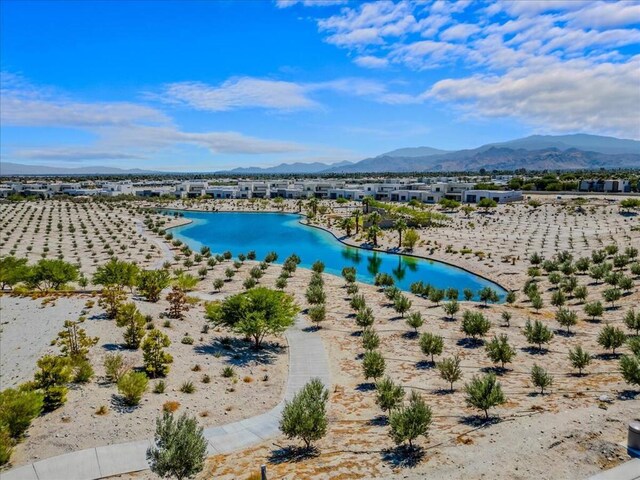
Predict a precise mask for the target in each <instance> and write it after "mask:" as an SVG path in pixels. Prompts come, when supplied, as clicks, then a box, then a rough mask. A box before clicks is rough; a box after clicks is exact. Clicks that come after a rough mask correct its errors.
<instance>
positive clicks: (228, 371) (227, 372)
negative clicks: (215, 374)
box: [222, 366, 236, 378]
mask: <svg viewBox="0 0 640 480" xmlns="http://www.w3.org/2000/svg"><path fill="white" fill-rule="evenodd" d="M235 374H236V372H235V370H234V369H233V367H231V366H226V367H224V368H223V369H222V376H223V377H224V378H231V377H233V376H235Z"/></svg>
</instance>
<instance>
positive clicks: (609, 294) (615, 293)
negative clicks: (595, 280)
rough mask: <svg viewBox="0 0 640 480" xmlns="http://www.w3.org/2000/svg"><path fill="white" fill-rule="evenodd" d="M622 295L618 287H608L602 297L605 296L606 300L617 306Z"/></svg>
mask: <svg viewBox="0 0 640 480" xmlns="http://www.w3.org/2000/svg"><path fill="white" fill-rule="evenodd" d="M621 296H622V293H621V292H620V290H619V289H617V288H608V289H606V290H605V291H603V292H602V298H604V299H605V301H607V302H609V303H611V306H612V307H615V306H616V302H617V301H618V300H620V297H621Z"/></svg>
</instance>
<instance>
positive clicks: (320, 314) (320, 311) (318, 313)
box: [309, 303, 327, 325]
mask: <svg viewBox="0 0 640 480" xmlns="http://www.w3.org/2000/svg"><path fill="white" fill-rule="evenodd" d="M326 316H327V308H326V306H325V304H324V303H322V304H320V305H314V306H313V307H311V308H310V309H309V318H310V319H311V321H312V322H313V323H315V324H316V325H319V324H320V322H323V321H324V320H325V318H326Z"/></svg>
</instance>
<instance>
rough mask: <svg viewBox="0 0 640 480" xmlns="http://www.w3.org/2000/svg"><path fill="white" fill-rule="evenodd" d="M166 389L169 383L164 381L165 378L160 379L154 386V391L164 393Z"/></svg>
mask: <svg viewBox="0 0 640 480" xmlns="http://www.w3.org/2000/svg"><path fill="white" fill-rule="evenodd" d="M166 389H167V384H166V383H164V380H160V381H158V382H156V384H155V385H154V386H153V393H164V391H165V390H166Z"/></svg>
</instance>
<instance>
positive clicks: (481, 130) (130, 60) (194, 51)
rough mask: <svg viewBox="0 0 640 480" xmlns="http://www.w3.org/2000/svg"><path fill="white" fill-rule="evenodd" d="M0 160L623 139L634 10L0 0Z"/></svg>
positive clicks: (83, 161) (321, 152) (633, 119)
mask: <svg viewBox="0 0 640 480" xmlns="http://www.w3.org/2000/svg"><path fill="white" fill-rule="evenodd" d="M0 15H1V33H0V35H1V42H0V64H1V71H2V78H1V92H0V95H1V97H0V98H1V102H2V104H1V105H0V107H1V108H0V122H1V123H0V135H1V136H0V140H1V142H0V154H1V158H2V160H4V161H13V162H18V163H30V164H47V165H56V166H80V165H84V166H86V165H108V166H117V167H123V168H133V167H137V168H155V169H162V170H172V171H173V170H191V171H195V170H207V171H211V170H216V169H222V168H231V167H235V166H249V165H260V166H264V165H273V164H277V163H280V162H294V161H302V162H312V161H322V162H325V163H332V162H337V161H342V160H352V161H354V160H359V159H362V158H365V157H367V156H372V155H377V154H380V153H383V152H385V151H389V150H392V149H395V148H400V147H406V146H420V145H427V146H432V147H437V148H443V149H459V148H468V147H475V146H478V145H481V144H483V143H490V142H495V141H503V140H509V139H512V138H516V137H520V136H525V135H529V134H533V133H546V134H556V133H573V132H585V133H594V134H605V135H615V136H619V137H625V138H636V139H637V138H640V113H638V112H640V3H639V2H605V1H599V2H598V1H596V2H594V1H591V2H581V1H578V0H571V1H557V0H548V1H543V2H537V1H527V2H525V1H519V2H506V1H497V2H490V3H482V2H468V1H458V2H453V1H451V2H440V1H435V2H431V1H415V2H410V1H399V2H390V1H389V2H386V1H383V2H353V1H340V0H327V1H314V0H301V1H284V0H277V1H266V0H265V1H258V0H255V1H241V2H231V1H216V2H213V1H212V2H207V1H204V0H199V1H193V2H190V1H181V2H169V1H158V2H152V1H148V0H147V1H141V2H126V1H107V2H98V1H84V2H83V1H74V2H64V1H59V0H58V1H42V2H29V1H26V0H20V1H18V0H3V2H2V8H1V9H0Z"/></svg>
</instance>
